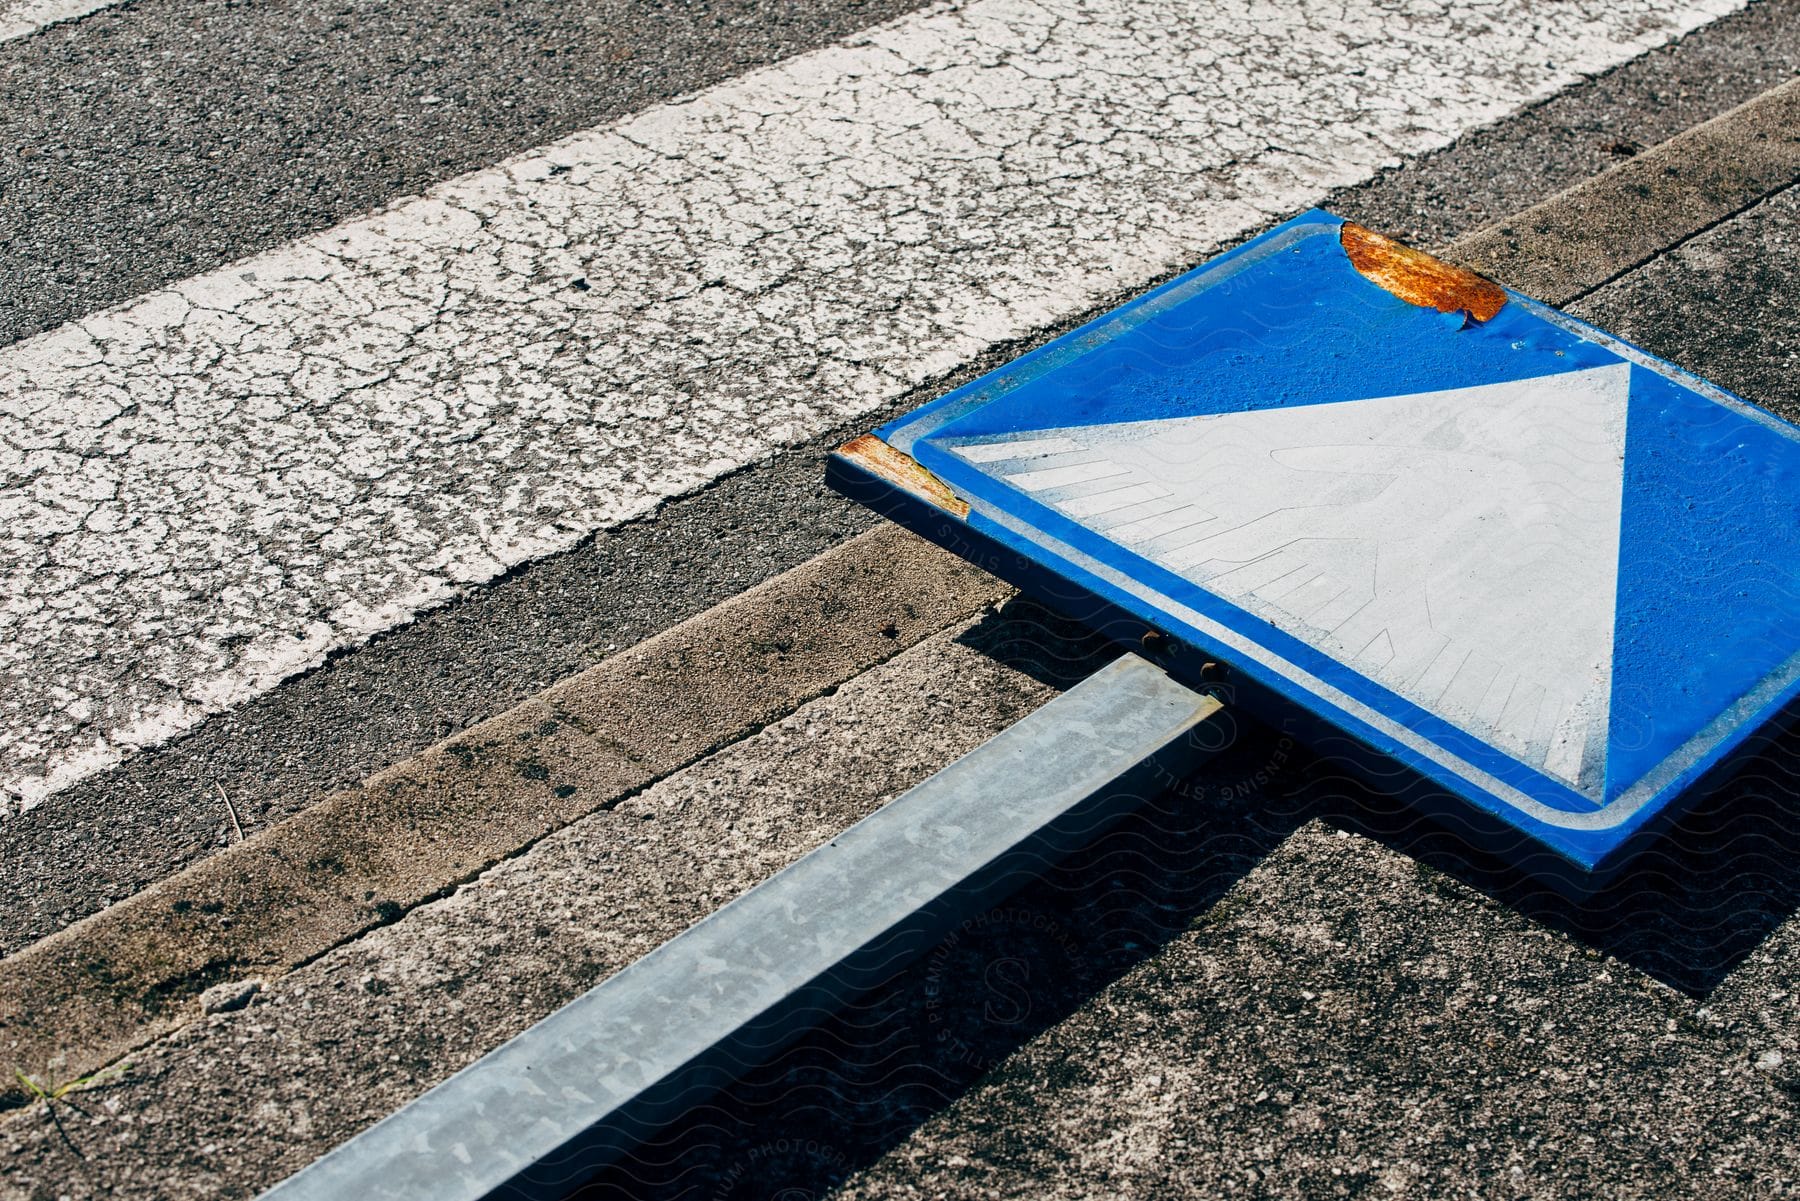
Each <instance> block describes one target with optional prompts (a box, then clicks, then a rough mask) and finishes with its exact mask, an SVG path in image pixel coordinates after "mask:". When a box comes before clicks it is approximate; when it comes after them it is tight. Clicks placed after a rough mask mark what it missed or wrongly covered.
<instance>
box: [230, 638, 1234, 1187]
mask: <svg viewBox="0 0 1800 1201" xmlns="http://www.w3.org/2000/svg"><path fill="white" fill-rule="evenodd" d="M1221 711H1222V706H1221V705H1220V704H1219V703H1218V702H1217V701H1216V700H1214V699H1212V698H1210V697H1207V696H1204V695H1201V694H1199V693H1196V692H1193V691H1191V690H1189V689H1188V688H1186V687H1184V686H1182V685H1180V684H1178V683H1176V682H1174V681H1173V680H1171V679H1170V678H1169V677H1168V676H1166V675H1165V674H1164V673H1163V672H1162V671H1161V670H1159V669H1158V668H1156V667H1155V666H1153V665H1151V664H1149V663H1147V662H1145V661H1144V660H1142V659H1139V658H1137V657H1135V656H1131V655H1127V656H1125V657H1123V658H1121V659H1119V660H1118V661H1116V662H1114V663H1113V664H1111V665H1110V666H1108V667H1106V668H1104V669H1102V670H1101V671H1099V672H1097V673H1095V675H1093V676H1092V677H1090V678H1089V679H1087V680H1086V681H1084V682H1082V683H1081V684H1079V685H1077V686H1076V687H1075V688H1073V689H1071V690H1070V691H1069V692H1067V693H1065V694H1064V695H1063V696H1061V697H1059V698H1057V699H1056V700H1054V701H1052V702H1050V703H1049V704H1048V705H1046V706H1044V707H1043V708H1042V709H1040V710H1038V711H1037V712H1035V713H1033V714H1032V715H1030V716H1028V717H1026V718H1025V719H1023V720H1022V721H1020V722H1019V723H1018V724H1016V725H1015V726H1013V727H1012V728H1011V729H1008V730H1006V731H1005V732H1003V733H1001V734H1000V735H998V736H997V737H995V738H993V739H992V740H990V741H989V742H987V743H986V744H985V745H983V746H982V747H980V748H979V749H977V750H976V751H974V752H973V753H971V754H969V755H967V756H965V757H964V758H962V759H960V760H958V761H957V762H956V763H953V764H951V765H950V766H949V767H947V768H945V769H944V770H943V771H941V772H939V773H938V774H937V775H935V776H933V777H932V778H931V779H929V780H927V781H925V782H924V783H923V784H920V785H919V786H918V787H916V788H914V789H912V790H911V791H909V792H907V793H906V794H904V795H903V796H901V797H899V798H898V799H896V800H894V801H892V802H890V803H889V804H888V805H886V806H885V807H883V808H882V809H880V810H878V811H877V812H875V813H874V814H872V815H870V816H869V817H868V818H866V819H864V820H863V821H861V822H859V823H858V824H857V825H855V826H853V827H851V828H850V829H849V830H847V831H845V832H844V833H843V834H842V835H840V836H839V837H837V838H835V839H833V840H832V841H831V842H830V843H828V844H827V845H825V846H823V847H820V848H819V849H817V850H815V851H813V852H812V853H811V854H809V855H807V856H806V857H804V858H803V859H801V860H800V861H799V862H797V863H795V864H794V865H793V866H791V867H789V868H787V869H786V870H785V871H782V872H781V873H779V874H778V875H776V876H774V877H773V878H772V879H770V880H767V881H765V882H764V883H762V884H761V885H758V886H757V887H756V888H753V889H751V890H750V891H749V892H747V893H745V894H744V895H743V896H742V897H739V898H738V899H737V900H735V901H733V902H731V903H730V904H729V905H726V906H725V907H724V908H722V909H720V910H719V911H718V912H717V913H715V914H713V915H712V916H711V917H708V918H706V919H705V920H704V921H701V922H700V923H698V924H697V925H695V926H693V927H692V928H691V929H689V930H687V931H686V932H685V933H683V934H681V935H679V936H678V937H676V938H674V939H672V940H670V941H669V942H667V943H665V944H663V946H661V947H659V948H658V949H657V950H655V951H653V952H651V953H650V954H649V955H646V956H645V957H644V958H642V959H640V960H639V961H637V962H636V963H634V964H632V965H631V966H630V967H628V968H626V969H625V970H623V971H621V972H619V973H618V974H617V975H615V976H613V977H612V978H611V979H609V980H607V981H605V982H604V983H602V984H600V985H598V986H597V987H595V988H593V989H591V990H590V991H588V992H587V993H585V994H583V995H582V996H581V997H579V998H577V999H576V1000H574V1001H573V1002H571V1003H570V1004H568V1005H567V1006H565V1007H563V1008H562V1009H560V1010H558V1011H557V1012H556V1013H554V1014H552V1015H550V1016H549V1017H548V1018H545V1019H544V1020H543V1021H542V1022H539V1023H538V1024H537V1025H536V1026H533V1027H532V1028H531V1029H530V1030H527V1031H526V1032H525V1033H524V1034H521V1035H519V1036H518V1037H517V1038H515V1039H513V1040H512V1041H511V1042H509V1043H507V1044H505V1045H504V1046H502V1047H500V1048H499V1049H498V1050H496V1051H494V1052H492V1053H491V1054H489V1055H487V1056H485V1057H484V1058H482V1059H481V1060H479V1061H477V1062H476V1063H474V1064H473V1065H471V1066H470V1067H468V1068H466V1069H464V1070H463V1071H461V1072H459V1073H457V1074H456V1075H455V1076H453V1077H451V1078H450V1079H449V1080H447V1081H445V1082H444V1083H443V1084H441V1085H439V1086H438V1087H436V1088H434V1089H432V1090H431V1091H430V1092H428V1093H426V1094H425V1095H424V1096H423V1097H420V1098H419V1099H418V1100H416V1101H414V1102H413V1103H411V1104H410V1105H407V1106H406V1107H405V1108H403V1109H401V1110H400V1111H398V1112H397V1113H395V1114H393V1115H392V1116H391V1117H389V1118H387V1119H385V1120H384V1121H382V1122H380V1123H378V1124H377V1125H375V1126H374V1127H372V1128H371V1129H369V1130H367V1131H365V1132H364V1133H363V1134H361V1135H359V1136H357V1137H356V1138H354V1139H352V1140H350V1141H349V1142H347V1143H345V1144H344V1145H343V1146H341V1147H338V1148H337V1149H335V1150H333V1151H332V1152H330V1153H329V1154H327V1155H325V1156H324V1157H322V1158H321V1159H319V1160H318V1161H316V1162H315V1163H313V1164H311V1165H310V1166H308V1167H307V1168H305V1169H303V1170H302V1171H300V1172H298V1173H296V1174H295V1175H294V1176H292V1177H289V1178H288V1179H287V1180H286V1181H284V1182H282V1183H281V1184H279V1185H277V1186H276V1187H275V1188H273V1189H271V1190H270V1191H269V1192H267V1193H265V1194H264V1197H265V1198H268V1199H269V1201H343V1199H344V1198H348V1197H354V1198H358V1199H359V1201H377V1199H384V1201H475V1199H477V1198H490V1197H492V1198H500V1197H504V1198H548V1197H555V1196H558V1195H560V1194H562V1193H564V1192H566V1191H567V1190H568V1189H569V1188H570V1187H572V1186H573V1185H574V1184H575V1183H577V1182H578V1181H579V1180H580V1179H582V1178H583V1177H585V1176H586V1175H587V1174H589V1173H591V1172H592V1171H593V1170H595V1169H596V1168H598V1167H601V1166H603V1165H604V1164H605V1163H606V1162H607V1161H608V1160H610V1159H612V1158H614V1157H616V1156H617V1155H618V1154H619V1153H620V1152H622V1151H623V1150H625V1149H626V1148H628V1147H629V1146H630V1145H632V1144H633V1143H635V1142H638V1141H640V1140H642V1139H643V1138H644V1137H646V1136H647V1135H649V1134H651V1133H652V1132H654V1131H655V1130H656V1129H658V1128H659V1127H661V1126H664V1125H666V1124H667V1123H668V1122H670V1121H671V1120H673V1119H674V1118H676V1117H678V1116H679V1115H680V1113H681V1112H682V1111H683V1110H685V1109H686V1108H688V1107H689V1106H691V1105H693V1104H694V1103H695V1102H696V1101H698V1100H700V1099H702V1098H704V1097H705V1096H706V1095H707V1094H708V1093H710V1092H712V1091H714V1090H716V1089H718V1088H720V1087H721V1086H723V1085H725V1084H726V1083H728V1082H729V1081H730V1080H731V1079H732V1078H734V1077H735V1076H737V1075H739V1074H741V1073H742V1072H743V1071H744V1070H745V1069H746V1068H747V1067H749V1066H750V1065H752V1064H754V1063H756V1062H759V1061H766V1060H767V1059H768V1058H770V1057H771V1056H773V1054H774V1053H775V1052H776V1051H778V1050H779V1049H780V1048H781V1047H782V1046H783V1045H784V1044H786V1043H787V1042H788V1041H790V1040H791V1039H793V1038H794V1037H796V1036H797V1035H798V1034H799V1033H801V1032H802V1031H803V1030H804V1029H806V1028H807V1027H808V1026H810V1025H813V1024H815V1023H816V1022H817V1021H818V1020H819V1018H821V1017H822V1016H824V1014H826V1013H828V1012H829V1011H831V1010H832V1009H834V1008H836V1007H837V1006H839V1005H841V1004H843V1003H844V1002H845V1001H847V1000H849V999H850V998H851V997H853V996H855V995H857V994H858V993H860V992H862V991H864V990H866V989H867V988H869V987H871V986H873V985H876V984H879V983H880V982H881V981H882V980H884V979H886V978H888V977H890V976H891V975H892V973H893V972H894V971H895V970H896V969H897V968H899V967H900V966H901V965H902V964H903V963H905V962H906V961H907V960H909V959H911V958H913V957H916V956H917V955H919V954H921V953H923V952H924V951H925V950H926V949H928V948H929V947H930V946H931V945H932V944H933V943H934V942H935V941H937V940H938V939H939V938H941V937H942V936H943V934H944V933H945V932H946V931H948V930H949V929H950V928H952V927H953V926H954V925H955V924H956V923H957V922H959V921H961V920H963V919H964V918H966V917H967V916H969V915H970V914H972V913H976V912H979V911H980V910H981V909H982V908H984V907H986V906H987V905H989V904H991V903H993V902H994V901H996V900H998V899H999V898H1000V897H1002V896H1004V895H1006V894H1007V893H1009V892H1011V891H1013V890H1015V889H1016V888H1018V887H1019V886H1020V885H1022V884H1023V883H1024V882H1025V880H1026V879H1027V878H1029V877H1030V876H1032V875H1034V874H1037V873H1039V872H1041V871H1042V869H1043V868H1044V867H1046V866H1047V865H1049V864H1050V863H1052V862H1054V861H1055V860H1056V859H1058V858H1059V857H1061V856H1062V855H1064V854H1066V853H1068V852H1069V851H1071V850H1073V849H1075V848H1076V847H1078V846H1080V845H1082V844H1084V843H1086V842H1087V841H1089V840H1090V839H1092V838H1093V836H1094V835H1095V834H1096V833H1097V832H1098V831H1099V830H1100V829H1101V828H1102V827H1103V826H1105V825H1106V824H1107V823H1109V822H1111V821H1112V820H1114V819H1115V818H1117V817H1119V816H1120V815H1122V814H1123V813H1125V812H1127V811H1129V810H1130V809H1131V808H1133V807H1135V806H1136V804H1137V803H1139V802H1140V801H1141V800H1143V799H1145V798H1147V797H1148V796H1151V795H1153V794H1155V793H1157V792H1159V791H1162V790H1163V789H1164V788H1165V787H1166V786H1167V785H1168V784H1169V783H1170V782H1172V781H1173V780H1176V779H1179V778H1181V777H1182V776H1183V775H1185V774H1186V773H1188V772H1189V771H1191V770H1192V769H1193V768H1194V767H1195V766H1197V765H1198V764H1199V763H1200V762H1201V761H1202V760H1204V759H1205V758H1206V757H1208V756H1209V755H1210V754H1211V753H1212V751H1213V750H1216V749H1217V746H1218V742H1219V738H1218V736H1217V735H1218V733H1219V731H1218V729H1217V724H1216V723H1217V718H1218V715H1219V714H1220V712H1221Z"/></svg>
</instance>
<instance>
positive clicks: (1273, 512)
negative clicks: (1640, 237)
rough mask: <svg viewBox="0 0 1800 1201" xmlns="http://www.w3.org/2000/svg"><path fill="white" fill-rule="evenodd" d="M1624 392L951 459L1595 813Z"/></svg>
mask: <svg viewBox="0 0 1800 1201" xmlns="http://www.w3.org/2000/svg"><path fill="white" fill-rule="evenodd" d="M1630 370H1631V369H1630V367H1629V365H1628V364H1625V363H1618V364H1615V365H1609V366H1605V367H1594V368H1589V369H1585V370H1579V371H1570V372H1566V373H1562V374H1557V375H1549V376H1539V377H1537V378H1534V379H1527V380H1517V381H1513V382H1509V383H1500V384H1481V385H1477V386H1474V387H1467V388H1452V389H1448V390H1445V391H1439V392H1418V393H1413V394H1410V395H1404V396H1386V397H1378V398H1375V399H1369V400H1355V401H1345V402H1342V403H1337V404H1321V405H1306V406H1297V407H1289V408H1272V409H1254V410H1244V411H1239V412H1231V413H1218V414H1209V415H1205V416H1195V417H1178V418H1170V419H1164V420H1151V421H1135V422H1121V423H1117V424H1111V425H1094V426H1081V427H1073V428H1064V429H1053V430H1040V431H1033V432H1032V433H1031V434H1030V435H1029V438H1025V437H1023V436H1022V437H1021V439H1020V440H1018V441H1017V442H1014V443H997V442H992V441H989V442H983V443H973V444H969V445H967V446H965V447H952V448H951V449H952V450H953V451H955V452H957V453H961V454H963V455H964V457H965V458H966V459H968V460H969V461H970V462H971V463H972V464H974V465H976V466H978V467H980V468H981V469H982V470H984V471H986V472H989V473H991V474H993V475H996V476H998V477H999V478H1002V479H1006V480H1008V482H1010V483H1012V484H1013V485H1014V486H1016V487H1019V488H1022V489H1024V490H1025V491H1027V492H1029V493H1031V494H1032V495H1033V496H1034V498H1035V499H1038V500H1040V501H1043V502H1045V503H1047V504H1049V505H1051V506H1052V507H1054V508H1056V509H1058V510H1059V511H1062V512H1064V513H1065V514H1067V515H1068V516H1070V517H1073V518H1075V519H1076V520H1078V521H1082V522H1083V523H1084V524H1086V525H1088V526H1089V527H1090V528H1093V529H1096V530H1099V531H1101V532H1103V533H1106V534H1107V535H1108V536H1109V537H1111V538H1113V539H1114V540H1116V541H1117V542H1119V543H1120V544H1121V545H1124V546H1126V547H1128V548H1129V549H1131V550H1133V551H1135V552H1137V553H1139V554H1141V555H1144V556H1145V557H1147V558H1149V559H1151V560H1153V561H1155V562H1157V563H1159V564H1161V565H1162V566H1164V567H1167V568H1170V569H1172V570H1174V571H1176V572H1178V573H1179V574H1181V575H1183V576H1185V577H1186V578H1188V579H1190V580H1193V581H1194V582H1196V583H1200V584H1203V585H1204V586H1205V587H1207V588H1208V589H1209V590H1211V591H1213V592H1216V593H1218V594H1220V595H1222V596H1225V597H1227V598H1228V599H1230V600H1232V601H1233V602H1234V603H1236V604H1238V605H1241V606H1242V607H1243V608H1245V609H1247V610H1249V611H1250V612H1253V613H1255V614H1256V615H1258V616H1259V617H1262V618H1264V619H1265V620H1267V621H1269V622H1270V623H1271V624H1273V625H1275V626H1276V627H1278V628H1280V629H1282V630H1284V631H1286V632H1287V633H1289V634H1292V635H1294V636H1295V637H1298V638H1300V639H1302V640H1303V641H1305V642H1307V643H1309V644H1311V645H1312V646H1315V647H1317V648H1318V649H1320V650H1322V651H1325V652H1326V653H1328V654H1330V655H1332V656H1333V657H1334V658H1337V659H1340V660H1341V661H1343V662H1346V663H1349V664H1350V665H1352V666H1354V667H1356V668H1357V669H1359V670H1360V671H1362V672H1363V673H1364V674H1366V675H1368V676H1370V677H1371V678H1373V679H1375V680H1377V681H1379V682H1380V683H1382V684H1384V685H1385V686H1387V687H1388V688H1390V689H1392V690H1393V691H1394V692H1397V693H1399V694H1400V695H1401V696H1404V697H1406V698H1407V699H1409V700H1411V701H1413V702H1415V703H1416V704H1418V705H1420V706H1421V707H1422V708H1424V709H1426V710H1427V711H1429V712H1431V713H1434V714H1436V715H1438V716H1439V717H1441V718H1443V719H1445V720H1447V721H1449V722H1451V723H1452V724H1454V725H1456V726H1458V727H1460V728H1462V729H1464V730H1467V731H1468V732H1470V733H1472V734H1475V735H1477V736H1478V737H1482V738H1484V739H1486V740H1487V741H1489V742H1490V743H1491V744H1493V745H1495V746H1497V747H1499V748H1501V749H1503V750H1505V751H1506V752H1508V753H1509V754H1511V755H1513V756H1514V757H1516V758H1518V759H1520V760H1522V761H1524V762H1526V763H1529V764H1531V765H1533V766H1535V767H1538V768H1540V769H1541V770H1543V771H1545V772H1547V773H1549V774H1552V775H1555V776H1557V777H1560V778H1561V779H1563V780H1565V781H1567V782H1568V783H1570V784H1572V785H1575V786H1576V787H1578V788H1580V789H1582V790H1583V791H1586V792H1588V793H1590V794H1592V795H1596V796H1597V795H1598V792H1599V790H1600V788H1601V786H1602V784H1603V775H1604V767H1605V763H1604V759H1605V739H1606V733H1607V717H1608V709H1609V701H1610V690H1611V684H1612V651H1613V620H1614V600H1615V593H1616V590H1617V576H1618V561H1619V514H1620V505H1621V501H1622V494H1623V489H1624V446H1625V420H1626V400H1627V397H1628V394H1629V392H1630ZM1009 447H1010V448H1011V449H1010V450H1009ZM1113 498H1117V503H1114V501H1113Z"/></svg>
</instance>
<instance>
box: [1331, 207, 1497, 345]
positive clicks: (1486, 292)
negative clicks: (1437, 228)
mask: <svg viewBox="0 0 1800 1201" xmlns="http://www.w3.org/2000/svg"><path fill="white" fill-rule="evenodd" d="M1338 241H1339V242H1341V243H1342V244H1343V247H1344V253H1345V254H1347V255H1349V256H1350V265H1351V266H1352V267H1355V268H1356V269H1357V270H1358V271H1360V272H1362V274H1363V276H1364V277H1365V278H1367V279H1368V280H1369V282H1370V283H1373V284H1375V285H1376V286H1378V287H1382V288H1386V289H1387V290H1388V291H1389V292H1392V293H1393V294H1394V295H1396V296H1398V297H1399V298H1400V299H1401V300H1404V301H1406V302H1407V303H1408V304H1416V305H1420V306H1421V307H1424V308H1433V309H1436V310H1437V311H1438V312H1440V313H1467V314H1468V315H1469V316H1470V317H1472V318H1474V319H1475V320H1476V321H1487V320H1490V319H1492V317H1493V316H1494V314H1495V313H1498V312H1499V311H1500V310H1501V308H1502V307H1503V306H1504V305H1505V304H1506V290H1505V289H1504V288H1502V287H1501V286H1500V285H1499V284H1497V283H1495V282H1494V281H1493V280H1490V279H1485V278H1483V277H1482V276H1479V275H1477V274H1475V273H1474V272H1473V271H1470V270H1468V269H1467V268H1465V267H1458V266H1455V265H1454V264H1451V263H1446V262H1444V261H1443V260H1442V259H1439V258H1434V257H1432V256H1431V255H1429V254H1426V253H1425V252H1424V251H1423V250H1414V249H1413V248H1412V247H1410V246H1406V245H1403V244H1402V243H1399V242H1396V241H1394V240H1393V239H1392V238H1387V237H1383V236H1382V235H1381V234H1378V233H1376V232H1375V231H1374V230H1371V229H1364V228H1363V227H1362V226H1360V225H1358V224H1356V223H1355V222H1354V221H1346V222H1344V224H1343V226H1342V227H1341V228H1340V229H1339V231H1338Z"/></svg>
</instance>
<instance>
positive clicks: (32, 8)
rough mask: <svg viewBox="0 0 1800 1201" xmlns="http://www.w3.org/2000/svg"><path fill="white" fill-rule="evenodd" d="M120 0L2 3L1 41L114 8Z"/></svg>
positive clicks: (17, 0)
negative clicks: (59, 22)
mask: <svg viewBox="0 0 1800 1201" xmlns="http://www.w3.org/2000/svg"><path fill="white" fill-rule="evenodd" d="M119 2H120V0H0V42H7V41H11V40H12V39H13V38H22V37H24V36H25V35H26V34H29V33H36V32H37V31H38V30H40V29H42V28H44V26H46V25H54V24H56V23H57V22H58V21H73V20H74V19H75V18H76V17H85V16H87V15H88V14H89V13H92V12H99V11H100V10H101V9H103V8H111V7H112V6H113V5H115V4H118V3H119Z"/></svg>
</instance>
